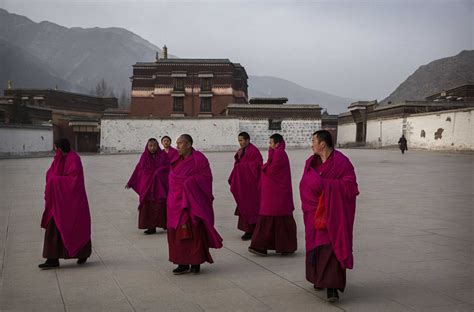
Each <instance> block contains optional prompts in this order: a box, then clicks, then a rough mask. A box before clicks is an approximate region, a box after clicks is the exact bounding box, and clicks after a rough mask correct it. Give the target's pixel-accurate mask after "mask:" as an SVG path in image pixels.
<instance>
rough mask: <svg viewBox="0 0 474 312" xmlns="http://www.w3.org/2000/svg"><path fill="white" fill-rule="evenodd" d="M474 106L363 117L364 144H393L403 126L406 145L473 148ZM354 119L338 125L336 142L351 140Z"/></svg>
mask: <svg viewBox="0 0 474 312" xmlns="http://www.w3.org/2000/svg"><path fill="white" fill-rule="evenodd" d="M473 112H474V108H465V109H456V110H448V111H440V112H431V113H423V114H415V115H411V116H408V117H406V119H405V121H404V119H403V118H393V119H389V118H384V119H375V120H368V121H367V133H366V145H367V146H370V147H384V146H396V145H397V144H398V140H399V138H400V136H401V135H402V133H403V127H404V125H405V128H406V134H405V136H406V138H407V141H408V148H410V147H413V148H423V149H430V150H465V151H474V124H473V115H474V113H473ZM355 135H356V125H355V123H349V124H342V125H339V126H338V131H337V136H338V139H337V140H338V145H345V144H350V143H355Z"/></svg>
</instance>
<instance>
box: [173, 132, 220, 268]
mask: <svg viewBox="0 0 474 312" xmlns="http://www.w3.org/2000/svg"><path fill="white" fill-rule="evenodd" d="M176 145H177V150H178V153H179V157H176V158H174V159H173V161H172V162H171V172H170V176H169V183H170V184H169V194H168V247H169V260H170V261H171V262H173V263H174V264H177V265H178V267H177V268H176V269H174V270H173V273H174V274H184V273H187V272H189V271H190V270H191V273H195V274H197V273H199V271H200V265H201V264H202V263H204V262H209V263H213V260H212V257H211V254H210V253H209V248H221V247H222V238H221V237H220V235H219V233H217V231H216V229H215V228H214V210H213V207H212V202H213V201H214V196H213V195H212V172H211V168H210V166H209V161H208V160H207V158H206V156H204V154H203V153H201V152H199V151H197V150H195V149H194V148H193V139H192V137H191V136H190V135H189V134H183V135H181V136H180V137H179V138H178V140H177V141H176Z"/></svg>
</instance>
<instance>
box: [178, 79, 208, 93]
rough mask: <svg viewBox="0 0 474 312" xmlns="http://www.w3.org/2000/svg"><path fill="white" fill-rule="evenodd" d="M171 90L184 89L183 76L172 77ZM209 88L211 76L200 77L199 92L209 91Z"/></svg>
mask: <svg viewBox="0 0 474 312" xmlns="http://www.w3.org/2000/svg"><path fill="white" fill-rule="evenodd" d="M173 90H174V91H184V78H174V82H173ZM211 90H212V82H211V78H201V92H202V91H211Z"/></svg>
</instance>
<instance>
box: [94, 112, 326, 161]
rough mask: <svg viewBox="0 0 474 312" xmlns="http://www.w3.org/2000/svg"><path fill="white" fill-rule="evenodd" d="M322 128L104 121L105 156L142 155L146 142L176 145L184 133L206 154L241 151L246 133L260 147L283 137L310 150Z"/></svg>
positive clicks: (306, 123) (305, 123) (286, 123)
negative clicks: (241, 136)
mask: <svg viewBox="0 0 474 312" xmlns="http://www.w3.org/2000/svg"><path fill="white" fill-rule="evenodd" d="M320 128H321V120H283V121H282V124H281V130H268V120H267V119H263V120H250V119H247V120H246V119H238V118H194V119H102V121H101V139H100V142H101V143H100V144H101V152H102V153H126V152H139V151H142V150H143V149H144V147H145V143H146V141H147V140H148V139H149V138H151V137H155V138H157V139H158V140H160V139H161V137H162V136H164V135H168V136H170V137H171V139H172V140H173V145H175V140H176V138H177V137H178V136H179V135H180V134H183V133H188V134H190V135H191V136H192V137H193V140H194V147H195V148H196V149H199V150H203V151H234V150H236V149H237V148H238V142H237V135H238V134H239V132H242V131H246V132H248V133H249V134H250V137H251V141H252V142H253V143H254V144H256V145H257V146H258V147H262V148H267V147H268V137H269V136H270V135H271V134H273V133H276V132H278V133H280V134H281V135H283V137H284V138H285V141H286V143H287V146H288V147H293V148H297V147H308V146H310V144H311V135H312V133H313V132H314V131H316V130H319V129H320Z"/></svg>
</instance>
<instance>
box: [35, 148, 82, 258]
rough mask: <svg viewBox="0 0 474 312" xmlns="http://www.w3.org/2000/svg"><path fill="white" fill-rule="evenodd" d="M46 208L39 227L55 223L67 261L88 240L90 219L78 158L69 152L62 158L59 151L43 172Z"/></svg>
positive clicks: (74, 153)
mask: <svg viewBox="0 0 474 312" xmlns="http://www.w3.org/2000/svg"><path fill="white" fill-rule="evenodd" d="M44 199H45V208H44V212H43V217H42V220H41V227H42V228H44V229H46V228H47V226H48V224H49V221H50V220H51V219H54V222H55V224H56V226H57V228H58V230H59V232H60V234H61V238H62V241H63V243H64V247H65V248H66V250H67V252H68V254H69V255H70V257H74V256H75V255H76V254H77V252H78V251H79V250H80V249H81V248H82V247H84V246H85V245H86V244H88V243H89V242H90V240H91V216H90V211H89V203H88V201H87V194H86V188H85V183H84V171H83V169H82V163H81V158H80V157H79V155H78V154H77V153H76V152H74V151H70V152H69V153H67V154H66V155H62V153H61V151H60V150H59V149H58V150H57V151H56V155H55V156H54V160H53V163H52V164H51V167H50V168H49V169H48V171H47V172H46V188H45V194H44Z"/></svg>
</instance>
